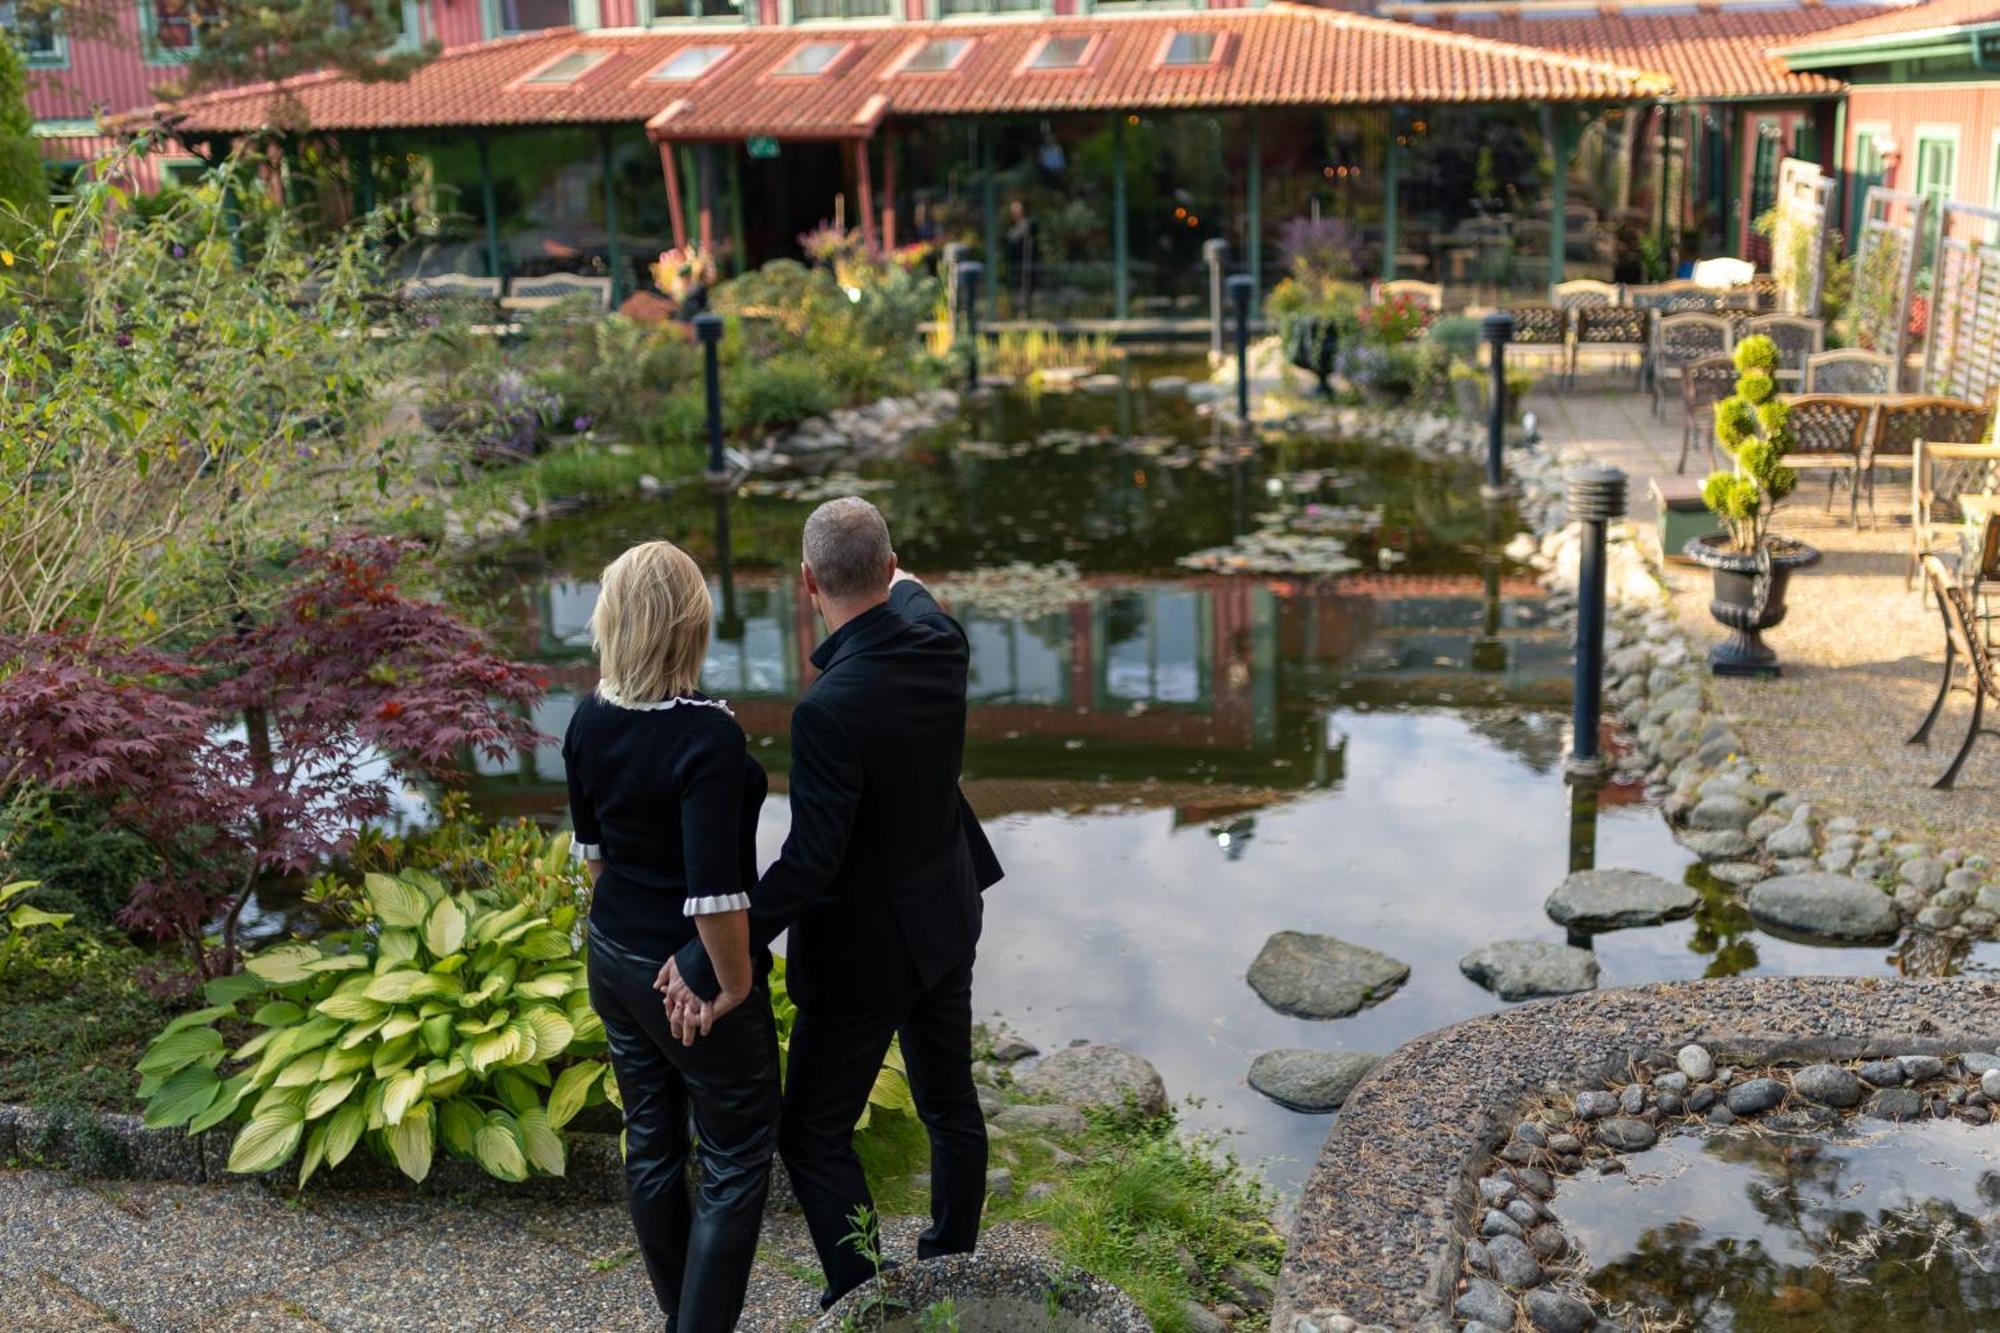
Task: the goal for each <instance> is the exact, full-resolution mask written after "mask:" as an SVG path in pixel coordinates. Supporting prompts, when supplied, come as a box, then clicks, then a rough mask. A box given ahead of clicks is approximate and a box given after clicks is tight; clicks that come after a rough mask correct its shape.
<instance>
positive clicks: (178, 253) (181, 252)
mask: <svg viewBox="0 0 2000 1333" xmlns="http://www.w3.org/2000/svg"><path fill="white" fill-rule="evenodd" d="M174 258H175V259H185V258H187V247H186V246H185V245H182V244H181V243H180V242H179V241H175V242H174Z"/></svg>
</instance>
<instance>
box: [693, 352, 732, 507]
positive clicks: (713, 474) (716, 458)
mask: <svg viewBox="0 0 2000 1333" xmlns="http://www.w3.org/2000/svg"><path fill="white" fill-rule="evenodd" d="M694 336H695V340H696V341H697V342H699V343H700V344H701V383H702V390H703V393H704V394H705V396H706V398H707V402H708V484H709V485H711V486H715V487H721V486H722V485H723V484H724V483H725V482H727V481H728V479H729V471H728V469H727V468H726V467H725V466H724V464H723V461H722V364H721V360H720V353H721V343H722V316H720V315H716V314H700V315H696V316H695V317H694Z"/></svg>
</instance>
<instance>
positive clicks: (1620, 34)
mask: <svg viewBox="0 0 2000 1333" xmlns="http://www.w3.org/2000/svg"><path fill="white" fill-rule="evenodd" d="M1983 3H1986V4H1988V5H1989V6H1992V5H1994V4H1995V0H1983ZM1886 8H1887V6H1885V5H1866V6H1861V7H1855V6H1852V5H1848V6H1840V7H1836V6H1832V5H1825V4H1819V3H1800V4H1796V5H1793V6H1790V7H1783V8H1769V7H1763V6H1760V5H1756V4H1728V3H1722V4H1718V3H1715V2H1714V0H1706V2H1703V3H1697V0H1685V2H1684V3H1673V0H1647V2H1646V3H1639V4H1627V5H1618V4H1614V3H1606V4H1576V3H1567V2H1566V0H1565V2H1559V3H1527V4H1479V3H1476V0H1474V2H1473V3H1467V4H1463V5H1457V4H1452V3H1449V0H1447V2H1446V3H1436V4H1389V5H1384V6H1383V7H1382V11H1381V12H1383V13H1384V14H1389V15H1392V16H1394V17H1396V18H1400V19H1404V20H1407V21H1412V22H1419V23H1423V24H1426V25H1431V26H1435V27H1437V28H1439V29H1441V30H1444V31H1448V32H1458V33H1463V34H1465V35H1467V36H1479V37H1490V38H1493V39H1496V40H1499V41H1504V42H1514V43H1518V44H1520V45H1522V46H1538V47H1542V48H1544V49H1547V50H1551V51H1561V52H1564V53H1566V54H1569V55H1574V56H1583V57H1587V58H1589V59H1592V60H1601V61H1605V62H1607V63H1609V64H1613V65H1628V66H1633V67H1636V68H1639V69H1645V70H1651V71H1654V72H1656V73H1658V74H1660V75H1662V76H1664V77H1665V78H1666V79H1668V80H1669V81H1670V82H1671V83H1672V84H1673V90H1674V91H1673V95H1674V96H1675V97H1676V98H1679V99H1681V100H1683V101H1691V102H1700V101H1710V100H1716V99H1727V98H1735V97H1787V96H1802V97H1825V96H1831V95H1833V94H1836V93H1838V92H1839V91H1840V90H1841V87H1842V85H1841V83H1840V82H1839V81H1838V80H1837V79H1830V78H1827V77H1826V76H1824V75H1820V74H1812V73H1805V72H1799V71H1793V70H1788V69H1787V68H1785V65H1784V62H1783V61H1781V60H1779V59H1777V58H1776V57H1774V56H1773V55H1772V54H1770V51H1771V48H1772V47H1775V46H1779V45H1782V44H1784V43H1785V42H1787V41H1790V40H1792V39H1794V38H1799V37H1804V36H1807V35H1810V34H1814V33H1822V32H1825V31H1827V30H1829V29H1837V28H1839V27H1841V25H1843V24H1851V23H1853V21H1854V19H1855V16H1856V15H1857V14H1863V15H1871V16H1872V15H1878V14H1881V13H1882V12H1883V11H1884V10H1885V9H1886ZM1890 12H1891V13H1894V12H1895V11H1890Z"/></svg>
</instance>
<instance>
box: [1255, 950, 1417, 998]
mask: <svg viewBox="0 0 2000 1333" xmlns="http://www.w3.org/2000/svg"><path fill="white" fill-rule="evenodd" d="M1409 979H1410V965H1409V964H1408V963H1400V962H1397V961H1396V960H1395V959H1394V958H1391V957H1389V955H1387V954H1384V953H1377V952H1376V951H1375V950H1373V949H1369V948H1364V947H1363V946H1361V945H1359V944H1349V943H1348V942H1347V941H1346V940H1340V939H1335V938H1334V937H1333V936H1331V935H1308V934H1305V933H1304V932H1302V931H1296V930H1281V931H1279V932H1278V933H1277V934H1275V935H1273V936H1271V938H1270V939H1268V940H1265V941H1264V947H1263V948H1262V949H1260V950H1258V952H1257V959H1256V961H1255V962H1253V963H1251V964H1250V988H1251V989H1252V990H1254V991H1256V992H1257V994H1258V995H1259V996H1261V997H1262V998H1263V1001H1264V1003H1265V1004H1268V1005H1270V1006H1271V1007H1272V1008H1273V1009H1276V1010H1277V1011H1278V1012H1279V1013H1281V1014H1290V1015H1292V1017H1294V1018H1345V1017H1347V1016H1348V1015H1349V1014H1352V1013H1358V1012H1359V1011H1361V1010H1362V1009H1365V1008H1367V1007H1368V1006H1369V1005H1371V1004H1379V1003H1380V1002H1381V1001H1383V1000H1386V999H1388V998H1389V996H1390V995H1391V994H1393V993H1394V992H1395V990H1396V988H1397V987H1398V986H1401V985H1402V984H1403V983H1404V982H1405V981H1408V980H1409Z"/></svg>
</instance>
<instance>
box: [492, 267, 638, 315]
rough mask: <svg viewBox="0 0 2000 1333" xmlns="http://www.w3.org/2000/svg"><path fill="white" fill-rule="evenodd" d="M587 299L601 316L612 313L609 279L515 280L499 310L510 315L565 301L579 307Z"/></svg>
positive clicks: (564, 275) (547, 276) (552, 277)
mask: <svg viewBox="0 0 2000 1333" xmlns="http://www.w3.org/2000/svg"><path fill="white" fill-rule="evenodd" d="M584 298H587V299H588V300H589V301H590V302H591V303H592V304H593V305H595V306H596V308H597V310H598V312H599V313H600V314H601V313H603V312H605V311H608V310H610V309H611V279H610V278H608V277H591V276H588V275H586V274H582V273H549V274H545V275H543V276H541V277H538V278H516V279H514V281H513V282H512V283H511V284H510V285H509V286H508V288H507V295H506V296H505V297H504V298H502V300H501V302H500V308H501V309H503V310H505V311H507V312H508V313H509V314H521V313H526V312H529V311H534V310H547V309H548V308H549V307H550V306H553V305H560V304H562V303H563V302H565V301H569V302H575V303H576V304H577V305H578V306H579V307H580V306H581V305H582V304H583V299H584Z"/></svg>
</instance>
